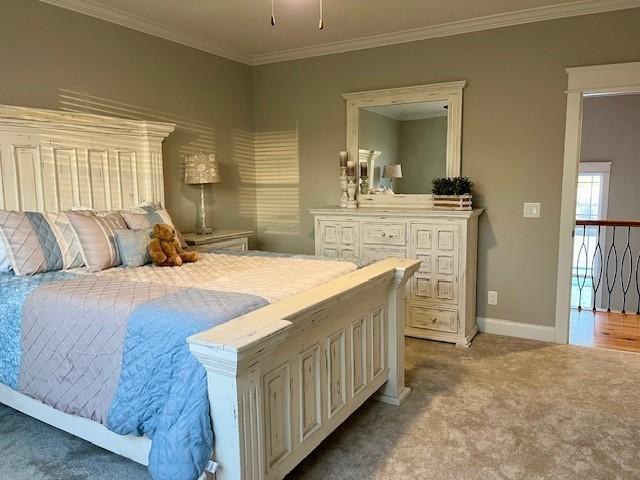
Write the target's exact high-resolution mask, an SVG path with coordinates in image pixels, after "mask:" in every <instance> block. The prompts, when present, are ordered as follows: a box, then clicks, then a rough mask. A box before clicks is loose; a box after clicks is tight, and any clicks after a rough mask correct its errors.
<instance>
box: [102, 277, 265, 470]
mask: <svg viewBox="0 0 640 480" xmlns="http://www.w3.org/2000/svg"><path fill="white" fill-rule="evenodd" d="M266 304H267V301H266V300H264V299H263V298H260V297H256V296H252V295H246V294H239V293H224V292H214V291H207V290H198V289H186V290H182V291H180V292H177V293H175V294H171V295H167V296H165V297H161V298H158V299H156V300H153V301H151V302H148V303H145V304H144V305H141V306H140V307H138V308H137V309H136V310H135V311H134V312H133V314H132V315H131V317H130V318H129V324H128V328H127V337H126V338H127V339H126V343H125V351H124V363H123V369H122V375H121V377H120V384H119V386H118V391H117V394H116V397H115V399H114V401H113V404H112V406H111V409H110V411H109V417H108V425H107V426H108V427H109V428H110V429H111V430H113V431H114V432H116V433H120V434H134V435H147V436H148V437H150V438H151V439H153V443H152V445H151V452H150V454H149V471H150V472H151V475H152V477H153V478H154V479H158V480H160V479H162V480H164V479H166V480H170V479H171V480H178V479H185V480H186V479H195V478H197V477H198V476H199V475H200V474H201V473H202V472H203V471H204V468H205V466H206V464H207V462H208V460H209V459H210V458H211V454H212V451H213V450H212V449H213V431H212V427H211V422H210V416H209V400H208V395H207V374H206V371H205V369H204V367H203V366H202V365H201V364H200V363H199V362H198V360H196V358H195V357H194V356H193V355H191V352H189V350H188V348H187V343H186V339H187V337H189V336H191V335H194V334H196V333H199V332H202V331H204V330H207V329H209V328H212V327H214V326H216V325H219V324H220V323H223V322H226V321H228V320H231V319H232V318H235V317H238V316H240V315H243V314H245V313H247V312H248V311H250V310H255V309H257V308H260V307H263V306H265V305H266Z"/></svg>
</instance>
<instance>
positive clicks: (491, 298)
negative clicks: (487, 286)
mask: <svg viewBox="0 0 640 480" xmlns="http://www.w3.org/2000/svg"><path fill="white" fill-rule="evenodd" d="M487 303H488V304H489V305H498V292H493V291H491V290H489V292H488V295H487Z"/></svg>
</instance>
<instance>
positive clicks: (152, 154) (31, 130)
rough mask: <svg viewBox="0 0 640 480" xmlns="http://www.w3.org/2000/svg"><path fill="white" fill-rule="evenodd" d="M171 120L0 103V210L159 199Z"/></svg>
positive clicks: (116, 205)
mask: <svg viewBox="0 0 640 480" xmlns="http://www.w3.org/2000/svg"><path fill="white" fill-rule="evenodd" d="M174 128H175V125H174V124H170V123H160V122H142V121H137V120H125V119H121V118H113V117H103V116H99V115H90V114H82V113H69V112H61V111H55V110H41V109H33V108H24V107H12V106H0V209H6V210H17V211H39V212H58V211H63V210H68V209H71V208H72V207H79V206H83V207H90V208H94V209H96V210H112V209H121V208H129V207H133V206H137V205H139V204H140V203H141V202H143V201H149V202H159V203H164V180H163V172H162V141H163V140H164V139H165V138H166V137H167V136H168V135H169V134H170V133H171V132H172V131H173V130H174Z"/></svg>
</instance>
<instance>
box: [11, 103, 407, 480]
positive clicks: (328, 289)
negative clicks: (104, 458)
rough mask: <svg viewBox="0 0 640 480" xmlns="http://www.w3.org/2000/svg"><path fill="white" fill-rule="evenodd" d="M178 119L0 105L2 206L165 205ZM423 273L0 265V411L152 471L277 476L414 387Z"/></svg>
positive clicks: (394, 268) (262, 266)
mask: <svg viewBox="0 0 640 480" xmlns="http://www.w3.org/2000/svg"><path fill="white" fill-rule="evenodd" d="M172 129H173V126H172V125H169V124H160V123H152V122H139V121H132V120H120V119H113V118H107V117H98V116H94V115H84V114H70V113H62V112H53V111H43V110H33V109H24V108H17V107H0V209H6V210H15V211H32V210H34V211H63V210H65V209H67V208H69V207H71V206H73V205H80V204H87V205H88V206H89V207H91V208H94V209H124V208H127V207H130V206H134V205H137V204H139V203H140V202H141V201H143V200H146V201H149V202H162V201H163V196H164V194H163V180H162V157H161V151H162V150H161V143H162V139H163V138H164V137H165V136H166V135H168V134H169V133H170V132H171V131H172ZM417 268H418V262H416V261H412V260H403V259H388V260H384V261H381V262H378V263H376V264H373V265H369V266H366V267H363V268H357V266H356V265H354V264H352V263H350V262H343V261H335V260H328V259H320V258H313V257H305V256H283V255H273V254H266V253H260V252H248V253H245V254H242V253H234V254H232V253H229V252H214V253H211V254H204V255H203V258H202V259H201V261H200V262H198V263H196V264H191V265H184V266H183V267H178V268H159V267H153V266H144V267H137V268H110V269H105V270H102V271H99V272H95V273H87V272H86V271H85V270H84V269H82V268H79V269H71V270H63V271H55V272H48V273H39V274H36V275H33V276H29V277H17V276H15V275H14V274H4V275H0V294H1V295H2V297H1V298H2V300H1V301H0V313H1V316H0V343H1V344H2V346H3V354H2V356H1V357H0V403H4V404H6V405H8V406H10V407H13V408H15V409H17V410H19V411H22V412H24V413H26V414H28V415H30V416H33V417H35V418H38V419H40V420H42V421H44V422H46V423H49V424H51V425H53V426H56V427H58V428H60V429H62V430H65V431H67V432H69V433H72V434H74V435H76V436H79V437H81V438H84V439H86V440H88V441H90V442H92V443H95V444H96V445H99V446H101V447H103V448H106V449H108V450H110V451H112V452H115V453H117V454H120V455H123V456H126V457H128V458H130V459H132V460H134V461H136V462H139V463H142V464H144V465H149V467H150V471H151V473H152V476H153V477H154V478H157V479H165V478H167V479H168V478H172V479H182V478H184V479H185V480H188V479H195V478H197V477H198V476H199V475H200V474H202V475H203V476H204V475H205V474H206V473H203V472H202V470H203V469H205V468H206V470H207V471H208V472H209V473H212V472H215V475H216V477H217V478H220V479H272V478H282V477H283V476H284V475H286V474H287V473H288V472H289V471H291V469H293V468H294V467H295V466H296V465H297V464H298V463H299V462H300V461H301V460H302V459H303V458H305V457H306V456H307V455H308V454H309V453H310V452H311V451H312V450H313V449H314V448H315V447H316V446H317V445H318V444H319V443H320V442H321V441H322V440H323V439H324V438H326V437H327V435H329V434H330V433H331V432H332V431H333V430H334V429H335V428H336V427H337V426H339V425H340V424H341V423H342V422H343V421H344V420H345V419H346V418H347V417H348V416H349V415H350V414H351V413H353V412H354V411H355V410H356V409H357V408H358V407H359V406H360V405H361V404H362V403H364V402H365V401H366V400H367V399H368V398H370V397H372V396H374V395H375V397H376V398H378V399H379V400H381V401H384V402H387V403H391V404H393V405H399V404H400V403H401V402H402V401H403V400H404V398H405V397H406V395H407V394H408V393H409V389H408V388H407V387H406V386H405V384H404V344H403V323H404V322H403V318H404V290H405V284H406V282H407V280H408V278H410V276H411V275H412V274H413V273H414V272H415V271H416V270H417ZM211 451H213V453H211Z"/></svg>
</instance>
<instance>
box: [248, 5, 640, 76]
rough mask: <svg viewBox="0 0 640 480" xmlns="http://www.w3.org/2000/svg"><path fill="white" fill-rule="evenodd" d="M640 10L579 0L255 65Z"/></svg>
mask: <svg viewBox="0 0 640 480" xmlns="http://www.w3.org/2000/svg"><path fill="white" fill-rule="evenodd" d="M638 7H640V0H579V1H576V2H569V3H563V4H560V5H549V6H545V7H536V8H529V9H526V10H519V11H517V12H509V13H499V14H496V15H488V16H485V17H477V18H470V19H467V20H459V21H455V22H448V23H441V24H438V25H431V26H428V27H420V28H412V29H410V30H402V31H399V32H393V33H383V34H380V35H371V36H367V37H360V38H354V39H352V40H342V41H338V42H331V43H323V44H319V45H312V46H309V47H301V48H292V49H288V50H281V51H278V52H273V53H264V54H258V55H254V56H253V62H252V65H264V64H268V63H277V62H285V61H289V60H299V59H302V58H309V57H319V56H322V55H331V54H334V53H343V52H351V51H354V50H364V49H367V48H375V47H384V46H386V45H395V44H398V43H409V42H415V41H419V40H427V39H429V38H437V37H448V36H452V35H460V34H463V33H471V32H478V31H481V30H490V29H493V28H502V27H509V26H513V25H521V24H525V23H533V22H541V21H544V20H553V19H558V18H566V17H576V16H580V15H590V14H594V13H603V12H610V11H615V10H626V9H629V8H638Z"/></svg>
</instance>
